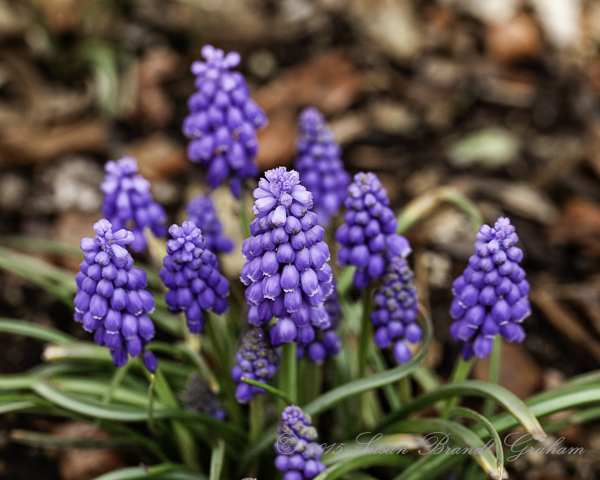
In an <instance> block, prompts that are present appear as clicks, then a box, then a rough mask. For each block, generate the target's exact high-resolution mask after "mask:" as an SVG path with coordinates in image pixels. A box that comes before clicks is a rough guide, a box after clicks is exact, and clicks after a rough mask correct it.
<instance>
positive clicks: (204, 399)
mask: <svg viewBox="0 0 600 480" xmlns="http://www.w3.org/2000/svg"><path fill="white" fill-rule="evenodd" d="M183 403H184V406H185V409H186V410H192V411H194V412H200V413H204V414H205V415H210V416H211V417H213V418H216V419H217V420H225V410H223V409H222V408H221V405H220V404H219V399H218V398H217V396H216V395H215V394H214V393H213V392H212V391H211V390H210V388H209V386H208V383H207V382H206V380H204V379H203V378H202V377H201V376H200V375H198V373H196V372H192V374H191V375H190V376H189V378H188V381H187V383H186V384H185V390H184V392H183Z"/></svg>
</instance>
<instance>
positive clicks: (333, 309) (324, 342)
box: [296, 280, 342, 365]
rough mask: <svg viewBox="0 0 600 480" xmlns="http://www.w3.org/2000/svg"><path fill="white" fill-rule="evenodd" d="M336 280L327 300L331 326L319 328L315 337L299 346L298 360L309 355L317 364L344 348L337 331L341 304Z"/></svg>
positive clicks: (326, 307) (326, 305)
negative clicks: (324, 328) (306, 343)
mask: <svg viewBox="0 0 600 480" xmlns="http://www.w3.org/2000/svg"><path fill="white" fill-rule="evenodd" d="M335 283H336V282H335V280H334V281H333V291H332V292H331V295H329V298H327V300H325V309H326V310H327V313H329V318H330V319H331V326H330V327H329V328H328V329H326V330H317V331H316V332H315V339H314V340H313V341H312V342H310V343H309V344H308V345H306V346H299V347H298V348H297V350H296V357H297V358H298V360H300V359H301V358H304V357H305V356H306V357H308V358H309V359H310V360H311V361H313V362H314V363H317V364H319V365H320V364H322V363H323V362H324V361H325V359H326V358H327V357H335V356H336V355H337V354H338V353H340V351H341V350H342V340H341V339H340V337H339V335H338V334H337V333H336V332H335V329H336V328H337V327H338V325H339V322H340V304H339V302H338V292H337V290H336V289H335Z"/></svg>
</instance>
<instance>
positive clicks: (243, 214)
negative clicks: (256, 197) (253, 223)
mask: <svg viewBox="0 0 600 480" xmlns="http://www.w3.org/2000/svg"><path fill="white" fill-rule="evenodd" d="M240 218H241V221H242V231H243V232H244V235H245V237H246V238H248V237H251V236H252V235H251V234H250V218H249V217H248V212H247V211H246V205H245V203H244V196H243V195H241V196H240Z"/></svg>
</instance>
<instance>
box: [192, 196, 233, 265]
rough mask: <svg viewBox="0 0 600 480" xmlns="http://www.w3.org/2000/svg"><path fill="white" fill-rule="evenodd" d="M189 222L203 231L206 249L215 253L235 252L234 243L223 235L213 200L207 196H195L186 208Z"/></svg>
mask: <svg viewBox="0 0 600 480" xmlns="http://www.w3.org/2000/svg"><path fill="white" fill-rule="evenodd" d="M185 210H186V212H187V216H188V220H190V221H192V222H194V223H195V224H196V226H197V227H198V228H199V229H200V230H201V231H202V236H203V237H204V240H205V241H206V247H207V248H208V249H209V250H210V251H211V252H213V253H220V252H223V253H229V252H231V251H232V250H233V241H232V240H231V239H230V238H227V237H226V236H225V235H223V225H221V222H220V220H219V217H218V216H217V212H216V211H215V206H214V204H213V200H212V198H210V197H209V196H205V195H197V196H195V197H194V198H193V199H192V200H191V201H190V202H189V203H188V204H187V207H186V208H185Z"/></svg>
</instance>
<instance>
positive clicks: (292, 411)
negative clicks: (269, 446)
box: [274, 405, 326, 480]
mask: <svg viewBox="0 0 600 480" xmlns="http://www.w3.org/2000/svg"><path fill="white" fill-rule="evenodd" d="M316 440H317V430H316V429H315V427H313V426H312V420H311V418H310V415H308V414H307V413H305V412H304V411H303V410H302V409H301V408H300V407H297V406H296V405H290V406H289V407H286V408H285V409H284V410H283V413H282V414H281V421H280V422H279V429H278V437H277V441H276V442H275V445H274V447H275V451H276V452H277V457H276V458H275V468H276V469H277V470H279V471H281V472H284V473H285V475H284V476H283V478H284V480H305V479H311V478H314V477H316V476H317V475H318V474H319V473H321V472H322V471H324V470H325V468H326V467H325V464H324V463H323V462H321V456H322V455H323V448H322V447H321V446H320V445H318V443H317V442H316Z"/></svg>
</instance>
